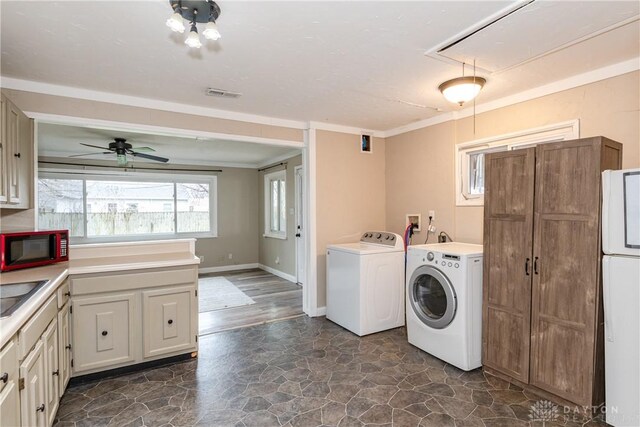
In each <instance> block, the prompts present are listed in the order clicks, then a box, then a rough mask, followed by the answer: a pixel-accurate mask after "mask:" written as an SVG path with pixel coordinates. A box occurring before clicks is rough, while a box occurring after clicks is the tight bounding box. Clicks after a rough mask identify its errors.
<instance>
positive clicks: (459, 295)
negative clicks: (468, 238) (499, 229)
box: [407, 242, 482, 371]
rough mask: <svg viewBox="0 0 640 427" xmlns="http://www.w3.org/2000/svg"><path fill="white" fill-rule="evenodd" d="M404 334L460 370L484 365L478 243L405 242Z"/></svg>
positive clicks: (479, 251) (480, 250)
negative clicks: (405, 303) (408, 243)
mask: <svg viewBox="0 0 640 427" xmlns="http://www.w3.org/2000/svg"><path fill="white" fill-rule="evenodd" d="M407 335H408V338H409V343H411V344H413V345H415V346H416V347H418V348H420V349H422V350H424V351H426V352H427V353H429V354H431V355H433V356H435V357H437V358H439V359H442V360H443V361H445V362H447V363H450V364H452V365H454V366H456V367H458V368H460V369H462V370H465V371H470V370H472V369H475V368H478V367H480V366H482V361H481V357H482V356H481V354H482V245H472V244H468V243H457V242H451V243H438V244H430V245H416V246H409V248H408V251H407Z"/></svg>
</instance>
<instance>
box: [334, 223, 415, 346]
mask: <svg viewBox="0 0 640 427" xmlns="http://www.w3.org/2000/svg"><path fill="white" fill-rule="evenodd" d="M327 319H329V320H331V321H332V322H334V323H337V324H338V325H340V326H342V327H343V328H345V329H348V330H350V331H351V332H353V333H354V334H356V335H359V336H363V335H368V334H372V333H375V332H380V331H384V330H387V329H392V328H398V327H400V326H404V243H403V241H402V237H400V236H399V235H397V234H394V233H387V232H383V231H368V232H366V233H364V234H363V235H362V237H361V238H360V241H359V242H357V243H347V244H336V245H329V246H328V247H327Z"/></svg>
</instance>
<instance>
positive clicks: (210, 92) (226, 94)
mask: <svg viewBox="0 0 640 427" xmlns="http://www.w3.org/2000/svg"><path fill="white" fill-rule="evenodd" d="M206 94H207V96H217V97H218V98H239V97H240V96H241V95H242V94H241V93H240V92H231V91H230V90H224V89H216V88H213V87H210V88H207V92H206Z"/></svg>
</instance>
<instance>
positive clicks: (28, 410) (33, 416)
mask: <svg viewBox="0 0 640 427" xmlns="http://www.w3.org/2000/svg"><path fill="white" fill-rule="evenodd" d="M20 377H21V378H22V379H24V388H23V389H22V390H20V413H21V418H22V425H23V426H29V427H40V426H45V425H47V421H46V417H45V411H46V404H45V390H44V387H45V378H44V345H43V344H42V341H38V343H37V344H36V345H35V347H34V348H33V350H32V351H31V353H29V354H28V355H27V357H26V358H25V360H24V362H22V365H21V366H20Z"/></svg>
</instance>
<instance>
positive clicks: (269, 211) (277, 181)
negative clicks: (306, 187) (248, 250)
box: [264, 170, 287, 239]
mask: <svg viewBox="0 0 640 427" xmlns="http://www.w3.org/2000/svg"><path fill="white" fill-rule="evenodd" d="M286 187H287V181H286V170H281V171H277V172H272V173H269V174H266V175H265V176H264V212H265V221H264V224H265V227H264V228H265V231H264V235H265V237H275V238H277V239H286V238H287V197H286V191H287V190H286Z"/></svg>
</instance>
